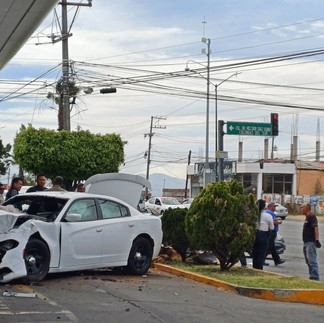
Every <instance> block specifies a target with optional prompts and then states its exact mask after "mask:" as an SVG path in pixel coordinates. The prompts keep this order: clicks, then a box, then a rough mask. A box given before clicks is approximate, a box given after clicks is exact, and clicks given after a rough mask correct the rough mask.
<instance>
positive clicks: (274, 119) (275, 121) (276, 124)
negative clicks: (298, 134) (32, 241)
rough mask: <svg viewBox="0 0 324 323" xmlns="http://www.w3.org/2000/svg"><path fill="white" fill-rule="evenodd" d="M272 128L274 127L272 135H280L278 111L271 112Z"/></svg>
mask: <svg viewBox="0 0 324 323" xmlns="http://www.w3.org/2000/svg"><path fill="white" fill-rule="evenodd" d="M271 128H272V136H278V134H279V116H278V113H271Z"/></svg>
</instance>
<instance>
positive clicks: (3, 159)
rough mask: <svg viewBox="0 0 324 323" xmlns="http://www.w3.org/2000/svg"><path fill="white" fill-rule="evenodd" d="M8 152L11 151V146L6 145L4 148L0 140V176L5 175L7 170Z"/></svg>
mask: <svg viewBox="0 0 324 323" xmlns="http://www.w3.org/2000/svg"><path fill="white" fill-rule="evenodd" d="M10 150H11V145H10V144H7V145H6V146H4V145H3V143H2V139H0V174H1V175H4V174H6V172H7V169H8V167H9V163H10V160H9V157H10Z"/></svg>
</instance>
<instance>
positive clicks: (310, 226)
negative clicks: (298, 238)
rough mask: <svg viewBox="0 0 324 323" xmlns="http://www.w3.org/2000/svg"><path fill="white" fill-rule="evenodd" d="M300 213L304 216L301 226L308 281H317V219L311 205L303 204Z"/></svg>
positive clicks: (319, 245) (319, 244)
mask: <svg viewBox="0 0 324 323" xmlns="http://www.w3.org/2000/svg"><path fill="white" fill-rule="evenodd" d="M301 211H302V212H303V214H304V215H305V216H306V218H305V222H304V226H303V242H304V247H303V252H304V257H305V261H306V264H307V266H308V271H309V279H311V280H319V270H318V264H317V248H321V243H320V242H319V231H318V222H317V217H316V215H314V214H313V213H312V209H311V205H310V204H309V203H304V204H303V205H302V207H301Z"/></svg>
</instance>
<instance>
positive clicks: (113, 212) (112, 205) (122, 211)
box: [99, 200, 129, 219]
mask: <svg viewBox="0 0 324 323" xmlns="http://www.w3.org/2000/svg"><path fill="white" fill-rule="evenodd" d="M99 205H100V208H101V212H102V217H103V218H104V219H110V218H118V217H123V216H128V215H129V211H128V208H126V207H125V206H124V205H121V204H119V203H116V202H113V201H109V200H99Z"/></svg>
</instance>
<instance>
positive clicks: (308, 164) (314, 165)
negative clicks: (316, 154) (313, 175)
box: [295, 160, 324, 171]
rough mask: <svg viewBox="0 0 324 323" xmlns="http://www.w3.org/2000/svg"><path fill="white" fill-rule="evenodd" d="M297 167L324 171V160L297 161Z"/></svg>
mask: <svg viewBox="0 0 324 323" xmlns="http://www.w3.org/2000/svg"><path fill="white" fill-rule="evenodd" d="M295 164H296V169H303V170H319V171H324V162H316V161H300V160H298V161H295Z"/></svg>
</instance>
